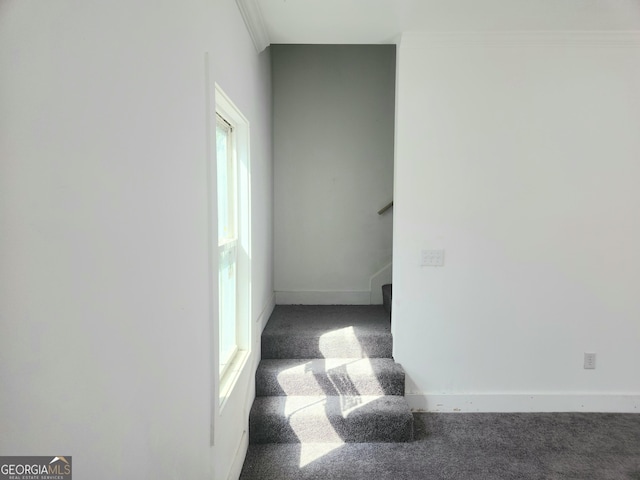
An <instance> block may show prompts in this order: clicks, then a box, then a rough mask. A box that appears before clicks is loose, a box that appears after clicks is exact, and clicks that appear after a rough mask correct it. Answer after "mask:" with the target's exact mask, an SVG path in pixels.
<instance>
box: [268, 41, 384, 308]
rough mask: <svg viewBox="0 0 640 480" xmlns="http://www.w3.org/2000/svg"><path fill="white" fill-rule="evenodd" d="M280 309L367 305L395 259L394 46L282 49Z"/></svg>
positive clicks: (276, 117) (275, 73)
mask: <svg viewBox="0 0 640 480" xmlns="http://www.w3.org/2000/svg"><path fill="white" fill-rule="evenodd" d="M271 58H272V86H273V136H274V138H273V148H274V187H275V192H274V206H275V212H274V251H275V252H274V253H275V265H274V271H275V279H274V283H275V290H276V299H277V301H278V302H279V303H368V301H369V282H370V279H371V276H372V275H374V274H375V273H376V272H378V271H379V270H380V269H382V268H384V267H385V266H386V265H388V264H389V263H390V262H391V252H392V219H393V213H392V211H389V212H387V213H386V214H384V215H382V216H380V215H378V214H377V211H378V210H379V209H380V208H382V207H383V206H384V205H386V204H387V203H388V202H389V201H391V199H392V198H393V155H394V112H395V63H396V47H395V45H273V46H272V47H271Z"/></svg>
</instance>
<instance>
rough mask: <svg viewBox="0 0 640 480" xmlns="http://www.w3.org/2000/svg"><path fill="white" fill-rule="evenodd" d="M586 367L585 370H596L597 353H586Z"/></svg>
mask: <svg viewBox="0 0 640 480" xmlns="http://www.w3.org/2000/svg"><path fill="white" fill-rule="evenodd" d="M584 368H585V370H595V368H596V354H595V353H586V352H585V354H584Z"/></svg>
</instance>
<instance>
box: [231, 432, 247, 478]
mask: <svg viewBox="0 0 640 480" xmlns="http://www.w3.org/2000/svg"><path fill="white" fill-rule="evenodd" d="M248 449H249V435H247V432H246V430H245V431H244V433H243V434H242V438H241V439H240V445H239V446H238V450H236V454H235V455H234V457H233V462H232V463H231V470H230V471H229V475H228V476H227V480H238V478H240V473H242V466H243V465H244V459H245V458H246V456H247V450H248Z"/></svg>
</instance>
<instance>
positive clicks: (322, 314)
mask: <svg viewBox="0 0 640 480" xmlns="http://www.w3.org/2000/svg"><path fill="white" fill-rule="evenodd" d="M392 343H393V340H392V337H391V322H390V320H389V316H388V314H387V313H386V312H385V310H384V308H383V307H382V306H380V305H373V306H371V305H366V306H363V305H347V306H345V305H340V306H336V305H314V306H308V305H278V306H277V307H276V308H275V310H274V311H273V314H272V315H271V318H270V319H269V322H268V323H267V326H266V327H265V329H264V331H263V333H262V358H263V359H275V358H282V359H284V358H289V359H291V358H296V359H305V358H391V352H392Z"/></svg>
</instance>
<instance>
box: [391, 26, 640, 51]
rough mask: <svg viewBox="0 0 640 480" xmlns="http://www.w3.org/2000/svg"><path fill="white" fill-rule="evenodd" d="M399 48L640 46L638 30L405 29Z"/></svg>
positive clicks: (639, 32)
mask: <svg viewBox="0 0 640 480" xmlns="http://www.w3.org/2000/svg"><path fill="white" fill-rule="evenodd" d="M399 45H400V47H402V48H430V47H485V48H486V47H489V48H491V47H495V48H500V47H587V48H589V47H608V48H624V47H636V48H637V47H640V31H637V30H633V31H530V32H405V33H403V34H402V37H401V39H400V43H399Z"/></svg>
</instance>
